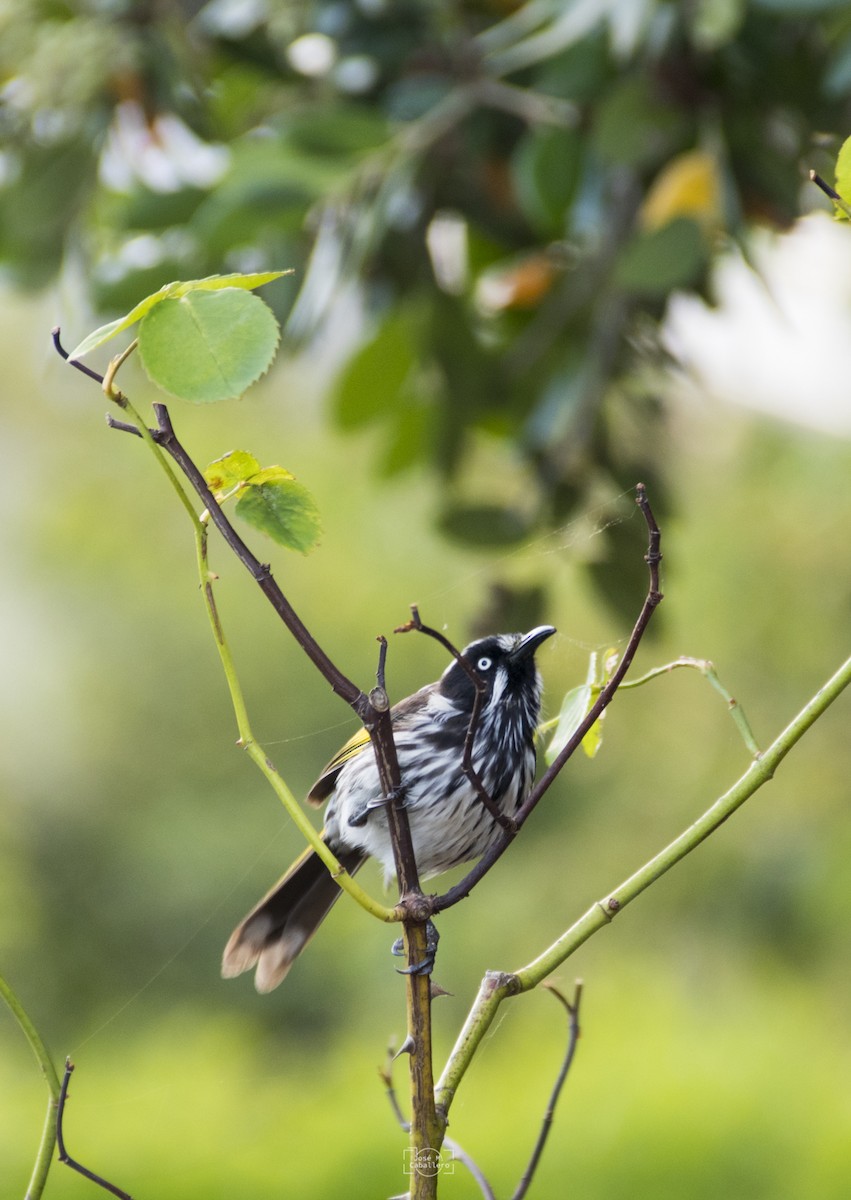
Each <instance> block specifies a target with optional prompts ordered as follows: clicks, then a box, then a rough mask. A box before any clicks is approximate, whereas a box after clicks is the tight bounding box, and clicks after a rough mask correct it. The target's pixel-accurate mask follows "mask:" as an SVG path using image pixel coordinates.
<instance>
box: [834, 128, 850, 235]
mask: <svg viewBox="0 0 851 1200" xmlns="http://www.w3.org/2000/svg"><path fill="white" fill-rule="evenodd" d="M836 190H837V192H838V193H839V195H840V196H841V197H842V199H843V200H844V201H845V202H846V204H847V203H848V202H849V201H851V137H849V138H846V139H845V141H844V142H843V143H842V147H841V149H840V151H839V157H838V158H837V160H836ZM837 209H838V211H837V213H836V216H837V217H838V218H839V220H842V221H847V220H848V219H849V218H848V214H847V213H846V212H843V210H842V209H841V208H839V207H838V206H837Z"/></svg>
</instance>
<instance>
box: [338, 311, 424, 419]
mask: <svg viewBox="0 0 851 1200" xmlns="http://www.w3.org/2000/svg"><path fill="white" fill-rule="evenodd" d="M415 361H416V347H415V346H414V341H413V337H412V331H411V320H410V317H409V315H408V314H407V313H399V312H396V313H391V315H390V316H389V317H387V319H386V320H385V321H384V322H383V324H382V325H380V326H379V328H378V330H377V331H376V333H375V334H374V336H373V337H372V338H371V339H370V340H369V341H368V342H366V343H365V344H364V345H363V346H361V347H360V349H359V350H358V351H357V352H356V353H355V354H354V356H353V357H352V358H351V359H350V360H349V362H348V364H347V366H346V367H345V368H344V370H343V373H342V375H341V376H340V380H339V382H338V384H337V389H336V395H335V397H334V411H335V414H336V417H337V421H338V423H339V424H340V426H341V427H342V428H343V429H356V428H357V427H358V426H360V425H365V424H367V423H368V422H370V421H373V420H375V419H376V418H377V417H380V416H381V415H382V414H383V413H386V412H388V411H391V410H393V409H394V408H395V407H396V405H397V402H398V399H399V394H400V392H401V390H402V388H403V387H404V385H405V382H406V380H407V378H408V376H409V374H410V372H411V370H412V368H413V366H414V363H415Z"/></svg>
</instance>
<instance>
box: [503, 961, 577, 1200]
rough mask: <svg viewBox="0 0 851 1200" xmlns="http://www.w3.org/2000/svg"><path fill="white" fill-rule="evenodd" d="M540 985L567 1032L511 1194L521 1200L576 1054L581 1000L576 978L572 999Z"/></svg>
mask: <svg viewBox="0 0 851 1200" xmlns="http://www.w3.org/2000/svg"><path fill="white" fill-rule="evenodd" d="M543 987H545V988H546V989H547V991H550V992H552V994H553V995H554V996H555V998H556V999H557V1000H559V1001H560V1002H561V1004H563V1005H564V1008H565V1009H566V1011H567V1015H568V1034H567V1050H566V1051H565V1055H564V1060H563V1061H562V1064H561V1069H560V1070H559V1073H558V1075H557V1076H556V1081H555V1083H554V1084H553V1090H552V1092H551V1093H550V1098H549V1102H548V1103H547V1107H546V1109H545V1110H544V1116H543V1118H542V1120H541V1129H540V1132H539V1133H538V1138H537V1141H536V1142H535V1145H534V1148H533V1150H532V1155H531V1157H530V1159H529V1163H528V1165H527V1167H526V1170H525V1171H524V1172H523V1175H522V1176H521V1179H520V1182H519V1183H518V1184H517V1188H516V1190H515V1192H514V1195H513V1196H512V1198H511V1200H523V1197H524V1196H525V1195H526V1193H527V1192H528V1190H529V1187H530V1185H531V1183H532V1178H533V1176H534V1174H535V1171H536V1170H537V1168H538V1163H539V1162H540V1161H541V1155H542V1154H543V1152H544V1146H545V1145H546V1143H547V1138H548V1137H549V1134H550V1130H551V1129H552V1124H553V1117H554V1116H555V1111H556V1105H557V1104H558V1101H559V1096H560V1095H561V1090H562V1088H563V1087H564V1082H565V1080H566V1079H567V1073H568V1071H569V1070H570V1068H571V1066H572V1064H573V1056H574V1055H575V1053H576V1047H577V1045H578V1043H579V1005H580V1003H581V1002H582V980H581V979H577V981H576V989H575V991H574V993H573V1001H572V1002H571V1001H570V1000H567V999H565V997H564V996H563V995H562V994H561V992H560V991H559V990H558V988H556V987H553V985H552V984H551V983H548V982H546V981H544V984H543Z"/></svg>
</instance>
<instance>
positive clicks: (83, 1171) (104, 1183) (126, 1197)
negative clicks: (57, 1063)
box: [56, 1058, 132, 1200]
mask: <svg viewBox="0 0 851 1200" xmlns="http://www.w3.org/2000/svg"><path fill="white" fill-rule="evenodd" d="M73 1070H74V1064H73V1063H72V1062H71V1060H70V1058H66V1059H65V1075H64V1077H63V1079H62V1087H61V1088H60V1090H59V1102H58V1104H57V1106H56V1145H57V1149H58V1151H59V1161H60V1162H61V1163H64V1164H65V1166H66V1167H70V1168H71V1170H72V1171H76V1172H77V1173H78V1174H79V1175H83V1176H84V1177H85V1178H86V1179H90V1180H91V1181H92V1183H96V1184H97V1185H98V1187H102V1188H103V1189H104V1191H107V1192H111V1193H112V1195H113V1196H118V1197H119V1200H132V1197H131V1196H130V1193H129V1192H125V1191H122V1189H121V1188H120V1187H116V1185H115V1184H114V1183H110V1182H109V1180H108V1179H104V1178H103V1176H102V1175H96V1174H95V1173H94V1171H90V1170H89V1169H88V1168H87V1167H84V1166H83V1165H82V1163H78V1162H77V1160H76V1159H74V1158H72V1157H71V1155H70V1154H69V1153H68V1151H67V1149H66V1147H65V1137H64V1131H63V1128H62V1124H63V1120H64V1117H65V1104H66V1102H67V1100H68V1084H69V1082H70V1079H71V1072H72V1071H73Z"/></svg>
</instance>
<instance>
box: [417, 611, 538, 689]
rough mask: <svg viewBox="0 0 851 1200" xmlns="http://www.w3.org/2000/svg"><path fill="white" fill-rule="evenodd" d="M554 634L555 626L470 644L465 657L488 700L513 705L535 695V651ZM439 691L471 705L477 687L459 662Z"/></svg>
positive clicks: (446, 672)
mask: <svg viewBox="0 0 851 1200" xmlns="http://www.w3.org/2000/svg"><path fill="white" fill-rule="evenodd" d="M554 633H555V629H553V627H552V625H541V626H539V627H538V628H537V629H533V630H532V631H531V633H526V634H522V633H501V634H496V635H495V636H493V637H486V638H480V639H479V641H477V642H471V643H470V645H469V646H467V647H466V648H465V649H464V651H463V657H464V660H465V662H467V663H468V664H469V665H470V666H471V667H472V668H473V670H474V671H475V673H476V675H477V676H478V678H479V679H481V680H482V681H483V682H484V684H485V686H486V688H487V691H486V698H490V697H491V696H495V697H496V699H497V700H499V701H500V702H510V701H511V700H512V699H513V698H514V697H517V696H518V695H520V694H521V693H524V692H526V693H529V692H536V691H537V688H538V674H537V669H536V667H535V651H536V650H537V648H538V646H540V644H541V642H543V641H545V640H546V639H547V638H548V637H551V636H552V634H554ZM440 690H441V692H442V693H443V694H444V696H446V697H447V698H449V699H450V700H455V701H457V702H460V703H463V704H470V705H472V703H473V699H474V697H475V693H476V688H475V684H474V683H473V680H472V679H471V678H470V675H469V674H468V672H467V671H465V670H464V667H463V666H462V665H461V663H459V662H452V663H451V664H450V665H449V666H448V667H447V668H446V670H445V671H444V673H443V675H442V677H441V679H440Z"/></svg>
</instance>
